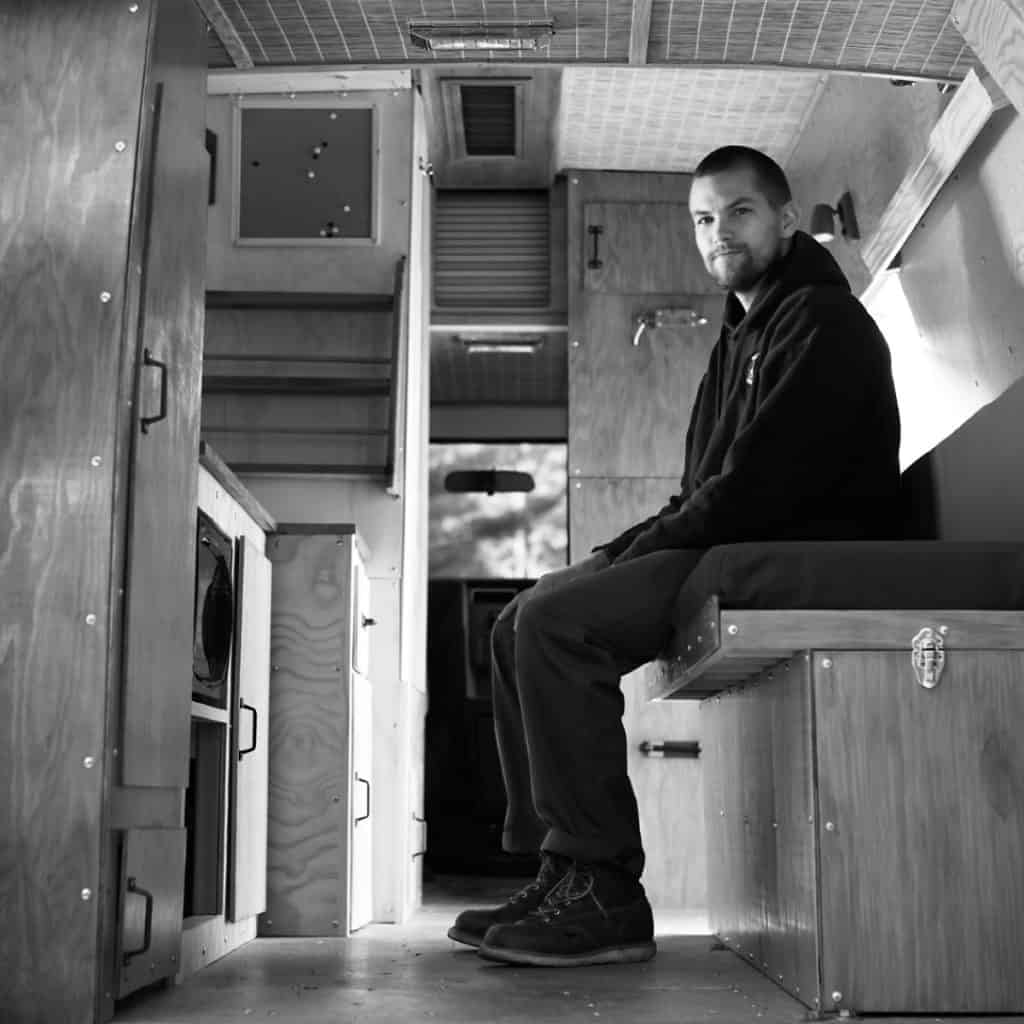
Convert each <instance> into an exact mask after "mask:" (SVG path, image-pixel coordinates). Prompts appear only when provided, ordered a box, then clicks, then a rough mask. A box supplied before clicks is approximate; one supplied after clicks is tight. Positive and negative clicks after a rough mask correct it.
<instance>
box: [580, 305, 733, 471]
mask: <svg viewBox="0 0 1024 1024" xmlns="http://www.w3.org/2000/svg"><path fill="white" fill-rule="evenodd" d="M719 306H720V302H719V300H718V299H717V298H714V297H707V296H701V295H696V296H695V295H681V294H679V293H675V294H649V295H644V294H632V295H618V294H602V293H597V292H595V293H589V292H588V293H587V302H586V308H585V313H584V315H583V319H582V324H581V325H580V327H579V329H578V330H574V331H573V334H572V337H571V339H570V344H569V460H570V469H571V471H572V472H574V473H575V472H576V471H577V470H578V471H579V472H580V473H582V474H583V475H584V476H632V477H644V476H663V477H669V478H675V480H676V482H677V486H676V487H675V488H674V490H678V481H679V479H680V477H682V475H683V462H684V459H683V455H684V452H685V446H686V428H687V425H688V424H689V421H690V413H691V410H692V409H693V401H694V399H695V398H696V395H697V388H698V386H699V385H700V381H701V378H702V377H703V375H704V371H705V370H706V369H707V363H708V357H709V355H710V353H711V348H712V346H713V344H714V340H715V337H716V334H717V329H716V327H715V325H714V323H713V321H714V320H715V319H716V318H717V316H718V308H719ZM662 307H687V308H692V309H695V310H697V311H698V312H699V313H701V314H702V315H705V316H707V317H708V318H709V323H708V324H706V325H704V326H701V327H693V328H689V327H687V328H683V327H658V328H649V329H647V330H645V331H644V333H643V334H642V335H641V337H640V341H639V344H637V345H633V344H632V338H633V334H634V332H635V331H636V318H637V316H639V315H642V314H645V313H648V312H651V311H653V310H656V309H659V308H662ZM577 342H578V344H577Z"/></svg>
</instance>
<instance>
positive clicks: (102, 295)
mask: <svg viewBox="0 0 1024 1024" xmlns="http://www.w3.org/2000/svg"><path fill="white" fill-rule="evenodd" d="M113 297H114V296H113V295H111V294H110V292H100V302H109V301H110V300H111V299H112V298H113Z"/></svg>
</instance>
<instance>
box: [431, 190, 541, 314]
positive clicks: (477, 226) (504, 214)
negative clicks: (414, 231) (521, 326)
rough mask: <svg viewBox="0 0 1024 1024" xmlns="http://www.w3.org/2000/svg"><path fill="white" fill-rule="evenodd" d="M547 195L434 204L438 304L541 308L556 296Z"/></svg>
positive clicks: (450, 198)
mask: <svg viewBox="0 0 1024 1024" xmlns="http://www.w3.org/2000/svg"><path fill="white" fill-rule="evenodd" d="M549 225H550V212H549V203H548V194H547V192H545V191H526V190H522V191H513V192H485V191H479V192H475V191H472V192H471V191H445V190H441V191H438V192H437V193H436V196H435V204H434V253H433V260H434V305H435V306H436V307H437V308H438V309H482V310H489V309H494V308H504V309H538V308H544V307H546V306H547V305H548V303H549V300H550V295H551V272H550V265H551V253H550V227H549Z"/></svg>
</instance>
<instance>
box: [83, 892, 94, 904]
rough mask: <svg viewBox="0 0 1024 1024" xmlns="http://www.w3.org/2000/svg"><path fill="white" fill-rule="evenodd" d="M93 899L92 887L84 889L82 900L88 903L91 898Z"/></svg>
mask: <svg viewBox="0 0 1024 1024" xmlns="http://www.w3.org/2000/svg"><path fill="white" fill-rule="evenodd" d="M91 899H92V889H83V890H82V900H83V901H84V902H85V903H88V902H89V900H91Z"/></svg>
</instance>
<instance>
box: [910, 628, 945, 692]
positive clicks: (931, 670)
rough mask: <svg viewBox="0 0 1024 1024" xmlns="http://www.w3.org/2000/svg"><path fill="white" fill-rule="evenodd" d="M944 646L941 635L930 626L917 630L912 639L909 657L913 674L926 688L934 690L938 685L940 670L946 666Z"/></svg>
mask: <svg viewBox="0 0 1024 1024" xmlns="http://www.w3.org/2000/svg"><path fill="white" fill-rule="evenodd" d="M945 646H946V644H945V641H944V640H943V638H942V636H941V635H940V634H939V633H938V632H936V631H935V630H934V629H932V627H931V626H925V627H924V628H923V629H920V630H918V632H917V634H916V635H915V637H914V639H913V649H912V651H911V655H910V658H911V662H912V664H913V666H914V675H915V676H917V681H918V682H919V683H920V684H921V685H922V686H923V687H924V688H925V689H926V690H934V689H935V687H936V686H938V685H939V679H940V678H941V677H942V670H943V668H945V666H946V650H945Z"/></svg>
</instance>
